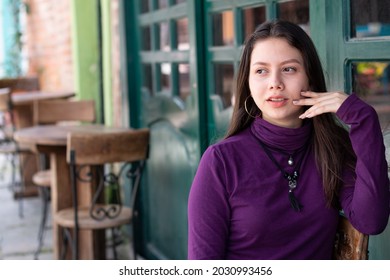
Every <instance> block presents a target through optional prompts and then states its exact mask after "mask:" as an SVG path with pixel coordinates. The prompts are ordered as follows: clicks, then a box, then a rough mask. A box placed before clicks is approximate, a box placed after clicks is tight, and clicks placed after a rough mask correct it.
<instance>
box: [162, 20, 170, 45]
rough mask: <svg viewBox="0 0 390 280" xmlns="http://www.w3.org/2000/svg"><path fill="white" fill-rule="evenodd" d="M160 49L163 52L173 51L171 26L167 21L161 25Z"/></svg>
mask: <svg viewBox="0 0 390 280" xmlns="http://www.w3.org/2000/svg"><path fill="white" fill-rule="evenodd" d="M160 49H161V50H163V51H169V50H170V49H171V46H170V44H169V24H168V22H167V21H164V22H161V23H160Z"/></svg>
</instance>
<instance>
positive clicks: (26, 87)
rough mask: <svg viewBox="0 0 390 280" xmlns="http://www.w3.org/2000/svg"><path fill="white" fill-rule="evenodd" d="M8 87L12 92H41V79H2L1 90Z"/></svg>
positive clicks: (33, 77)
mask: <svg viewBox="0 0 390 280" xmlns="http://www.w3.org/2000/svg"><path fill="white" fill-rule="evenodd" d="M5 87H8V88H10V89H11V91H12V92H18V91H34V90H39V89H40V85H39V79H38V77H36V76H31V77H27V76H26V77H17V78H5V79H0V88H5Z"/></svg>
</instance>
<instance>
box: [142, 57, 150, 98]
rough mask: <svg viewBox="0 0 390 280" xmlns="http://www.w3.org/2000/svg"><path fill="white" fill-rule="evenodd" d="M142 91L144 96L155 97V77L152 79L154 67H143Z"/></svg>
mask: <svg viewBox="0 0 390 280" xmlns="http://www.w3.org/2000/svg"><path fill="white" fill-rule="evenodd" d="M142 75H143V76H142V86H143V87H142V90H143V94H147V95H148V96H152V95H153V77H152V65H150V64H143V65H142Z"/></svg>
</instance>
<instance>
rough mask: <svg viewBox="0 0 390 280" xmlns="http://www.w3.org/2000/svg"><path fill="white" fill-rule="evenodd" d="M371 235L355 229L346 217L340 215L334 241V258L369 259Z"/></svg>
mask: <svg viewBox="0 0 390 280" xmlns="http://www.w3.org/2000/svg"><path fill="white" fill-rule="evenodd" d="M368 238H369V236H368V235H366V234H363V233H361V232H359V231H358V230H357V229H355V228H354V227H353V226H352V224H351V223H350V222H349V221H348V219H347V218H346V217H344V216H343V215H340V220H339V224H338V227H337V233H336V239H335V243H334V250H333V259H334V260H367V259H368Z"/></svg>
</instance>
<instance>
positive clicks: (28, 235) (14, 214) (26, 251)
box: [0, 158, 53, 260]
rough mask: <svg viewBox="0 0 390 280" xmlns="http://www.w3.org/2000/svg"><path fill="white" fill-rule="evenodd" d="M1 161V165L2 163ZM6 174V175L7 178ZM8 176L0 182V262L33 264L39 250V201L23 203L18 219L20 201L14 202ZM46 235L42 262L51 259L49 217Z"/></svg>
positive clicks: (1, 160)
mask: <svg viewBox="0 0 390 280" xmlns="http://www.w3.org/2000/svg"><path fill="white" fill-rule="evenodd" d="M3 160H4V159H3V158H0V165H2V163H3ZM6 171H7V169H5V170H3V171H2V172H3V175H4V172H5V175H6V174H7V172H6ZM8 183H9V180H8V178H7V177H6V176H4V177H3V178H1V181H0V217H1V219H0V220H1V222H0V259H3V260H33V259H34V253H35V251H36V249H37V246H38V228H39V223H40V218H41V201H40V198H39V197H32V198H26V199H23V201H22V213H23V217H20V216H19V207H20V204H19V201H17V200H14V198H13V194H12V192H11V190H10V188H9V187H8V185H9V184H8ZM48 220H49V222H48V227H47V229H46V231H45V236H44V244H43V248H42V252H41V253H40V254H39V259H46V260H47V259H52V257H53V254H52V249H51V248H52V232H51V227H50V217H49V219H48Z"/></svg>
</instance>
